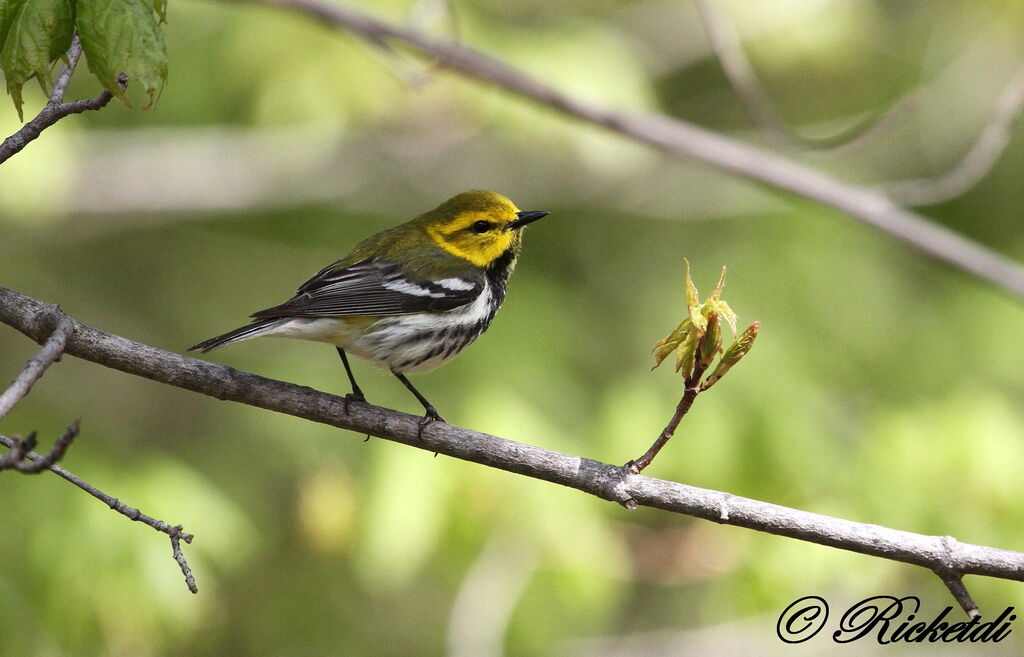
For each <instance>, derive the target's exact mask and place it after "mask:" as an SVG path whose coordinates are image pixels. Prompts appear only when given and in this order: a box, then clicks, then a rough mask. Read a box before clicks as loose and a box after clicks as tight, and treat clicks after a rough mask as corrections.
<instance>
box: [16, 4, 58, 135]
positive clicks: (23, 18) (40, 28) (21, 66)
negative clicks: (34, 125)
mask: <svg viewBox="0 0 1024 657" xmlns="http://www.w3.org/2000/svg"><path fill="white" fill-rule="evenodd" d="M74 23H75V16H74V6H73V4H72V0H21V1H18V0H0V29H2V28H3V27H4V26H5V25H6V35H2V36H0V39H2V49H0V68H2V69H3V72H4V77H5V78H7V93H9V94H11V98H12V99H13V100H14V106H15V107H16V108H17V109H18V117H19V118H21V119H23V118H24V117H23V115H22V111H21V105H22V100H21V89H22V87H23V86H24V85H25V83H26V82H28V81H29V80H31V79H32V78H33V77H36V78H38V79H39V81H40V83H41V84H44V83H45V85H46V86H52V84H53V81H52V80H51V78H50V64H52V63H53V62H54V61H55V60H56V59H57V58H58V57H60V56H61V55H62V54H63V53H64V52H65V51H66V50H67V49H68V47H69V46H70V45H71V37H72V36H73V34H74Z"/></svg>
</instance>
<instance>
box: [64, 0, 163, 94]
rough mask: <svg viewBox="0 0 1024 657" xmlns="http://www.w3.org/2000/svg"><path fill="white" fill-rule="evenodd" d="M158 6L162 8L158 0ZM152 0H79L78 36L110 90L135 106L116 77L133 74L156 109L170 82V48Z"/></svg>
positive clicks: (131, 77)
mask: <svg viewBox="0 0 1024 657" xmlns="http://www.w3.org/2000/svg"><path fill="white" fill-rule="evenodd" d="M155 6H157V8H158V9H162V5H161V3H159V2H157V3H156V5H155ZM153 7H154V3H152V2H151V1H150V0H78V4H77V16H76V18H75V20H76V22H77V24H78V37H79V38H80V39H81V40H82V50H83V51H84V52H85V59H86V61H87V62H89V70H90V71H92V74H93V75H95V76H96V77H97V79H99V81H100V82H101V83H102V84H103V86H104V87H106V88H107V90H109V91H110V93H112V94H114V96H116V97H117V98H118V99H120V100H121V102H123V103H124V104H125V105H130V104H129V102H128V97H127V96H126V95H125V93H124V90H122V89H121V86H120V85H119V84H118V83H117V75H118V74H119V73H121V72H124V73H127V74H128V80H129V84H130V85H132V87H133V88H140V87H141V88H142V90H143V91H145V93H146V96H147V97H148V102H147V103H146V105H145V106H144V107H143V108H142V109H146V108H148V107H152V106H153V103H155V102H156V99H157V97H159V95H160V91H161V90H162V89H163V87H164V82H166V81H167V47H166V46H165V45H164V34H163V32H162V31H161V30H160V24H159V23H158V19H157V17H156V16H155V15H154V13H153Z"/></svg>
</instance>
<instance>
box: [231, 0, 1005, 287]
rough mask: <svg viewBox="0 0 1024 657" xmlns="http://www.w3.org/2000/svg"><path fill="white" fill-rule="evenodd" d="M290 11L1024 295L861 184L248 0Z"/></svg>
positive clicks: (960, 244)
mask: <svg viewBox="0 0 1024 657" xmlns="http://www.w3.org/2000/svg"><path fill="white" fill-rule="evenodd" d="M251 1H252V2H255V3H256V4H262V5H268V6H275V7H283V8H287V9H292V10H295V11H298V12H301V13H303V14H306V15H307V16H310V17H313V18H316V19H318V20H320V21H321V22H323V23H325V24H327V25H328V26H330V27H332V28H334V29H344V30H346V31H352V32H355V33H356V34H359V35H360V36H362V37H364V38H366V39H370V40H373V41H380V40H387V39H394V40H398V41H403V42H405V43H407V44H409V45H411V46H413V47H414V48H415V49H416V50H419V51H420V52H421V53H424V54H427V55H431V56H433V57H436V58H437V60H438V61H439V62H440V63H441V65H443V66H445V67H446V68H449V69H451V70H453V71H457V72H459V73H461V74H463V75H465V76H467V77H470V78H474V79H477V80H480V81H482V82H486V83H489V84H494V85H496V86H498V87H501V88H503V89H505V90H506V91H509V92H512V93H515V94H518V95H520V96H523V97H526V98H530V99H532V100H535V101H537V102H538V103H540V104H541V105H544V106H546V107H550V108H552V109H555V110H557V111H559V112H562V113H563V114H567V115H569V116H572V117H574V118H577V119H580V120H582V121H585V122H587V123H592V124H594V125H597V126H601V127H604V128H606V129H607V130H609V131H611V132H615V133H617V134H620V135H623V136H625V137H628V138H629V139H632V140H633V141H636V142H639V143H643V144H647V145H649V146H651V147H653V148H656V149H659V150H662V151H664V152H666V153H670V154H672V155H674V156H678V157H685V158H696V159H698V160H702V161H704V162H706V163H708V164H711V165H712V166H715V167H717V168H719V169H722V170H724V171H728V172H730V173H733V174H736V175H739V176H742V177H744V178H749V179H751V180H756V181H759V182H762V183H765V184H767V185H770V186H772V187H775V188H778V189H782V190H786V191H789V192H792V193H794V194H796V195H798V196H801V197H804V198H808V199H812V200H815V201H818V202H820V203H823V204H825V205H828V206H830V207H833V208H835V209H837V210H839V211H841V212H843V213H845V214H847V215H848V216H850V217H852V218H853V219H856V220H857V221H860V222H862V223H865V224H867V225H869V226H872V227H874V228H876V229H878V230H880V231H882V232H883V233H886V234H887V235H889V236H890V237H893V238H895V239H897V240H899V241H901V242H904V243H906V244H908V245H910V246H912V247H914V248H916V249H917V250H919V251H921V252H922V253H925V254H927V255H929V256H931V257H933V258H936V259H938V260H941V261H943V262H946V263H948V264H951V265H953V266H954V267H957V268H959V269H962V270H964V271H966V272H970V273H971V274H973V275H975V276H977V277H979V278H981V279H983V280H986V281H988V282H989V283H992V284H993V285H995V286H997V287H999V288H1002V289H1004V290H1006V291H1009V292H1012V293H1013V294H1014V295H1016V296H1018V297H1024V267H1022V266H1021V265H1020V264H1018V263H1016V262H1014V261H1013V260H1011V259H1009V258H1007V257H1006V256H1003V255H1001V254H999V253H996V252H995V251H992V250H991V249H989V248H987V247H985V246H983V245H981V244H979V243H977V242H974V241H973V240H970V239H968V238H966V237H964V236H963V235H960V234H959V233H957V232H955V231H952V230H950V229H948V228H946V227H944V226H942V225H940V224H937V223H934V222H932V221H931V220H929V219H927V218H925V217H924V216H922V215H919V214H915V213H913V212H910V211H908V210H906V209H904V208H901V207H900V206H899V205H897V204H896V203H895V202H894V201H892V200H891V199H889V198H888V197H886V196H885V195H883V194H881V193H879V192H876V191H873V190H870V189H865V188H863V187H859V186H856V185H853V184H850V183H847V182H844V181H841V180H839V179H837V178H834V177H832V176H830V175H828V174H826V173H823V172H821V171H818V170H817V169H813V168H811V167H808V166H805V165H803V164H800V163H798V162H795V161H793V160H790V159H788V158H786V157H783V156H781V155H777V154H775V153H771V152H769V151H766V150H763V149H759V148H756V147H754V146H751V145H748V144H745V143H743V142H740V141H737V140H735V139H732V138H730V137H726V136H723V135H720V134H718V133H715V132H712V131H710V130H707V129H705V128H701V127H699V126H696V125H694V124H692V123H688V122H686V121H682V120H680V119H675V118H671V117H668V116H664V115H660V114H646V113H640V112H632V113H626V112H614V111H611V110H607V109H605V108H603V107H600V106H597V105H592V104H590V103H588V102H585V101H582V100H579V99H577V98H575V97H572V96H569V95H567V94H564V93H562V92H560V91H558V90H556V89H554V88H552V87H550V86H548V85H546V84H543V83H541V82H540V81H538V80H535V79H534V78H532V77H530V76H528V75H526V74H525V73H522V72H521V71H518V70H517V69H514V68H512V67H511V66H509V65H508V64H506V63H504V62H502V61H501V60H498V59H496V58H494V57H492V56H490V55H487V54H484V53H482V52H480V51H477V50H473V49H471V48H468V47H465V46H462V45H459V44H456V43H451V42H446V41H440V40H437V39H434V38H431V37H429V36H427V35H425V34H423V33H422V32H419V31H417V30H413V29H409V28H405V27H400V26H396V25H391V24H389V23H386V22H384V21H381V20H377V19H375V18H372V17H370V16H368V15H366V14H364V13H361V12H359V11H356V10H354V9H352V8H350V7H346V6H344V5H340V4H336V3H330V4H328V3H325V2H318V1H317V0H251Z"/></svg>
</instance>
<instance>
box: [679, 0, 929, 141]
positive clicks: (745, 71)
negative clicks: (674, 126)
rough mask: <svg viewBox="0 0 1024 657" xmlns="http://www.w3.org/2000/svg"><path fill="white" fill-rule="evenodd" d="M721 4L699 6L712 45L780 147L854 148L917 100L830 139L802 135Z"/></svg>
mask: <svg viewBox="0 0 1024 657" xmlns="http://www.w3.org/2000/svg"><path fill="white" fill-rule="evenodd" d="M720 1H721V0H696V2H695V4H696V5H697V14H698V15H699V16H700V21H701V24H702V25H703V27H704V32H705V33H706V34H707V37H708V43H709V44H710V46H711V50H712V52H714V54H715V57H716V58H717V59H718V63H719V64H720V65H721V66H722V72H723V73H724V74H725V77H726V78H727V79H728V80H729V84H730V86H732V89H733V91H735V92H736V96H737V98H739V100H740V102H741V103H742V104H743V108H744V109H745V110H746V112H747V114H748V115H749V116H750V119H751V120H752V121H753V122H754V123H755V124H757V126H758V127H759V128H760V129H761V130H762V131H763V132H764V134H765V136H766V137H767V138H768V139H769V140H770V141H772V142H774V143H775V144H776V145H778V146H787V147H793V146H796V147H799V148H803V149H809V150H830V149H836V148H840V147H844V146H850V145H852V144H854V143H856V142H859V141H860V140H861V139H864V138H867V137H869V136H871V135H873V134H875V133H877V132H878V131H879V130H881V129H882V128H884V127H886V126H888V125H890V124H891V123H892V121H893V119H895V118H896V117H897V116H899V115H900V114H902V113H903V111H904V110H906V109H907V106H908V105H910V104H911V103H913V102H914V101H915V99H916V98H917V95H916V94H915V93H908V94H906V95H904V96H902V97H901V98H900V99H899V100H897V101H896V102H895V103H893V105H892V106H891V107H889V109H888V110H885V111H882V112H873V113H871V114H869V115H867V116H865V117H864V118H862V119H861V120H859V121H857V122H856V123H854V124H853V125H852V126H850V127H849V128H846V129H844V130H841V131H840V132H837V133H835V134H833V135H829V136H827V137H809V136H805V135H801V134H799V133H798V132H797V131H796V130H794V129H793V128H792V127H790V126H789V124H787V123H786V121H785V120H784V119H783V118H782V116H781V115H780V114H779V111H778V110H777V109H776V108H775V104H774V103H773V102H772V100H771V98H769V97H768V94H767V92H766V91H765V90H764V87H763V86H762V85H761V82H760V80H759V79H758V77H757V73H756V72H755V71H754V67H753V66H752V65H751V63H750V60H749V59H748V58H747V55H746V53H745V52H744V50H743V40H742V39H741V38H740V35H739V32H737V30H736V26H735V25H734V24H733V22H732V21H731V20H729V16H728V15H726V12H725V11H724V10H723V9H722V8H721V7H719V6H718V3H719V2H720Z"/></svg>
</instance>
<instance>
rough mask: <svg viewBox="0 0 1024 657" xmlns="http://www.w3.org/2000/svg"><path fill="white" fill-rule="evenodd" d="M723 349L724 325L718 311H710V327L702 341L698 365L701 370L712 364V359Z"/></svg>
mask: <svg viewBox="0 0 1024 657" xmlns="http://www.w3.org/2000/svg"><path fill="white" fill-rule="evenodd" d="M721 351H722V325H721V324H719V323H718V313H715V312H711V313H708V329H707V331H705V333H704V337H703V338H702V339H701V341H700V353H699V354H698V359H697V366H698V367H699V368H700V370H701V371H703V370H706V369H707V368H709V367H710V366H711V361H713V360H714V359H715V356H716V355H717V354H719V353H721Z"/></svg>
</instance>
